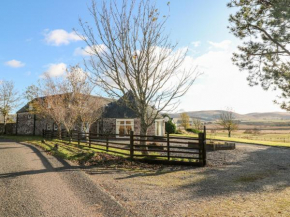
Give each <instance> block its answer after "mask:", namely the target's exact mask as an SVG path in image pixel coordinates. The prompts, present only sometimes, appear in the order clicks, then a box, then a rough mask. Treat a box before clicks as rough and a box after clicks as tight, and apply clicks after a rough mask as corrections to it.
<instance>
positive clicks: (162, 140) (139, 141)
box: [43, 130, 206, 166]
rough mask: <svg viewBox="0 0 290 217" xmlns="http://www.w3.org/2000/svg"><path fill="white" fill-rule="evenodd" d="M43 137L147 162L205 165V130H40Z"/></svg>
mask: <svg viewBox="0 0 290 217" xmlns="http://www.w3.org/2000/svg"><path fill="white" fill-rule="evenodd" d="M43 138H45V139H57V138H58V139H62V140H66V141H71V142H75V143H77V144H78V146H80V147H85V146H86V147H89V148H91V149H93V150H98V151H104V152H109V153H114V154H118V155H122V156H125V157H128V158H130V159H131V160H144V161H147V162H160V163H174V164H191V165H198V166H205V165H206V148H205V145H206V144H205V140H206V133H205V130H204V132H203V133H199V135H198V138H192V137H178V136H175V137H172V136H169V134H167V136H165V137H162V136H142V135H134V132H133V131H131V132H130V135H129V136H127V137H124V136H123V137H121V136H120V135H117V134H94V133H82V132H78V131H73V132H71V133H70V134H69V133H68V132H66V131H62V132H61V138H59V135H58V132H57V131H50V130H43Z"/></svg>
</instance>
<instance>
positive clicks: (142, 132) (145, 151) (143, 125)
mask: <svg viewBox="0 0 290 217" xmlns="http://www.w3.org/2000/svg"><path fill="white" fill-rule="evenodd" d="M140 127H141V128H140V135H141V136H147V130H148V128H147V125H146V123H145V121H144V120H143V121H142V119H141V123H140ZM147 139H148V138H147V137H141V140H147ZM140 145H147V144H146V142H145V141H141V142H140ZM141 149H142V151H141V152H142V154H146V155H147V154H148V147H147V146H144V147H141Z"/></svg>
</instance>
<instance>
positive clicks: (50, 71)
mask: <svg viewBox="0 0 290 217" xmlns="http://www.w3.org/2000/svg"><path fill="white" fill-rule="evenodd" d="M65 72H66V64H64V63H58V64H49V65H48V68H47V70H46V71H45V72H44V73H43V74H42V75H41V76H40V77H42V78H43V77H44V74H46V75H48V76H50V77H59V76H62V75H64V74H65Z"/></svg>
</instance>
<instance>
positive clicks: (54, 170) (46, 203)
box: [0, 140, 126, 217]
mask: <svg viewBox="0 0 290 217" xmlns="http://www.w3.org/2000/svg"><path fill="white" fill-rule="evenodd" d="M125 215H126V214H125V211H124V208H123V207H122V206H121V205H120V204H119V203H118V202H117V201H116V200H115V199H114V198H113V197H111V196H109V194H107V193H106V192H105V191H104V190H103V189H102V188H100V187H99V186H98V185H97V184H96V183H95V182H94V181H92V180H91V179H90V178H89V176H88V175H87V174H85V173H84V172H83V171H81V170H79V169H78V167H77V166H71V165H70V164H68V163H67V162H66V161H64V160H57V159H56V158H55V157H53V156H49V155H47V154H45V153H43V151H40V150H39V149H37V148H35V147H34V146H32V145H25V144H19V143H14V142H8V141H6V142H5V141H3V140H2V141H0V216H1V217H2V216H3V217H6V216H7V217H13V216H125Z"/></svg>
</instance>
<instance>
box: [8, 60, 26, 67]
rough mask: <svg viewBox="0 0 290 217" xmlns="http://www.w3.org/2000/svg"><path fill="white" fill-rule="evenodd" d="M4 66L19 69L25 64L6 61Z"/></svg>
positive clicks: (16, 61)
mask: <svg viewBox="0 0 290 217" xmlns="http://www.w3.org/2000/svg"><path fill="white" fill-rule="evenodd" d="M5 65H7V66H10V67H12V68H20V67H23V66H25V63H22V62H21V61H18V60H10V61H7V62H6V63H5Z"/></svg>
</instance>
